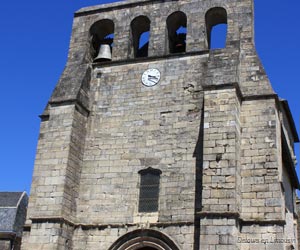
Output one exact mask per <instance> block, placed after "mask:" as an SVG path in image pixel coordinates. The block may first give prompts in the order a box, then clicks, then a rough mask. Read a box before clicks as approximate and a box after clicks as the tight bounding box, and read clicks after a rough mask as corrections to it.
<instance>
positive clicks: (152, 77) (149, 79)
mask: <svg viewBox="0 0 300 250" xmlns="http://www.w3.org/2000/svg"><path fill="white" fill-rule="evenodd" d="M159 80H160V72H159V70H158V69H147V70H146V71H145V72H144V73H143V75H142V83H143V84H144V85H145V86H147V87H152V86H154V85H156V84H157V83H158V82H159Z"/></svg>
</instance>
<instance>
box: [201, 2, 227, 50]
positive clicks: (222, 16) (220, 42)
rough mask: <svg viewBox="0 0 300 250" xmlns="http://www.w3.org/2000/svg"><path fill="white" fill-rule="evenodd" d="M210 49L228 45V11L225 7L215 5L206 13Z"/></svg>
mask: <svg viewBox="0 0 300 250" xmlns="http://www.w3.org/2000/svg"><path fill="white" fill-rule="evenodd" d="M205 22H206V33H207V42H208V49H217V48H225V47H226V37H227V26H228V25H227V12H226V10H225V9H224V8H221V7H215V8H212V9H210V10H208V11H207V13H206V15H205Z"/></svg>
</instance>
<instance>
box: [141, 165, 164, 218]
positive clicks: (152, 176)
mask: <svg viewBox="0 0 300 250" xmlns="http://www.w3.org/2000/svg"><path fill="white" fill-rule="evenodd" d="M139 174H140V176H141V181H140V198H139V212H140V213H151V212H157V211H158V198H159V182H160V175H161V171H160V170H157V169H153V168H147V169H144V170H141V171H139Z"/></svg>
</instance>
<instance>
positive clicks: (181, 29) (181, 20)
mask: <svg viewBox="0 0 300 250" xmlns="http://www.w3.org/2000/svg"><path fill="white" fill-rule="evenodd" d="M167 29H168V43H169V52H170V53H180V52H185V51H186V34H187V17H186V15H185V14H184V13H183V12H181V11H176V12H174V13H172V14H171V15H170V16H169V17H168V18H167Z"/></svg>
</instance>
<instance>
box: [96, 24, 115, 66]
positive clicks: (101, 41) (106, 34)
mask: <svg viewBox="0 0 300 250" xmlns="http://www.w3.org/2000/svg"><path fill="white" fill-rule="evenodd" d="M90 35H91V45H92V46H91V47H92V52H91V54H92V55H91V56H92V58H94V61H108V60H111V54H112V47H113V42H114V22H113V21H112V20H109V19H103V20H100V21H97V22H96V23H94V24H93V25H92V27H91V29H90ZM101 47H102V50H101V51H104V52H102V55H100V54H99V51H100V49H101ZM103 48H105V49H104V50H103ZM108 49H109V50H110V51H109V50H108ZM109 53H110V55H109Z"/></svg>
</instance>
